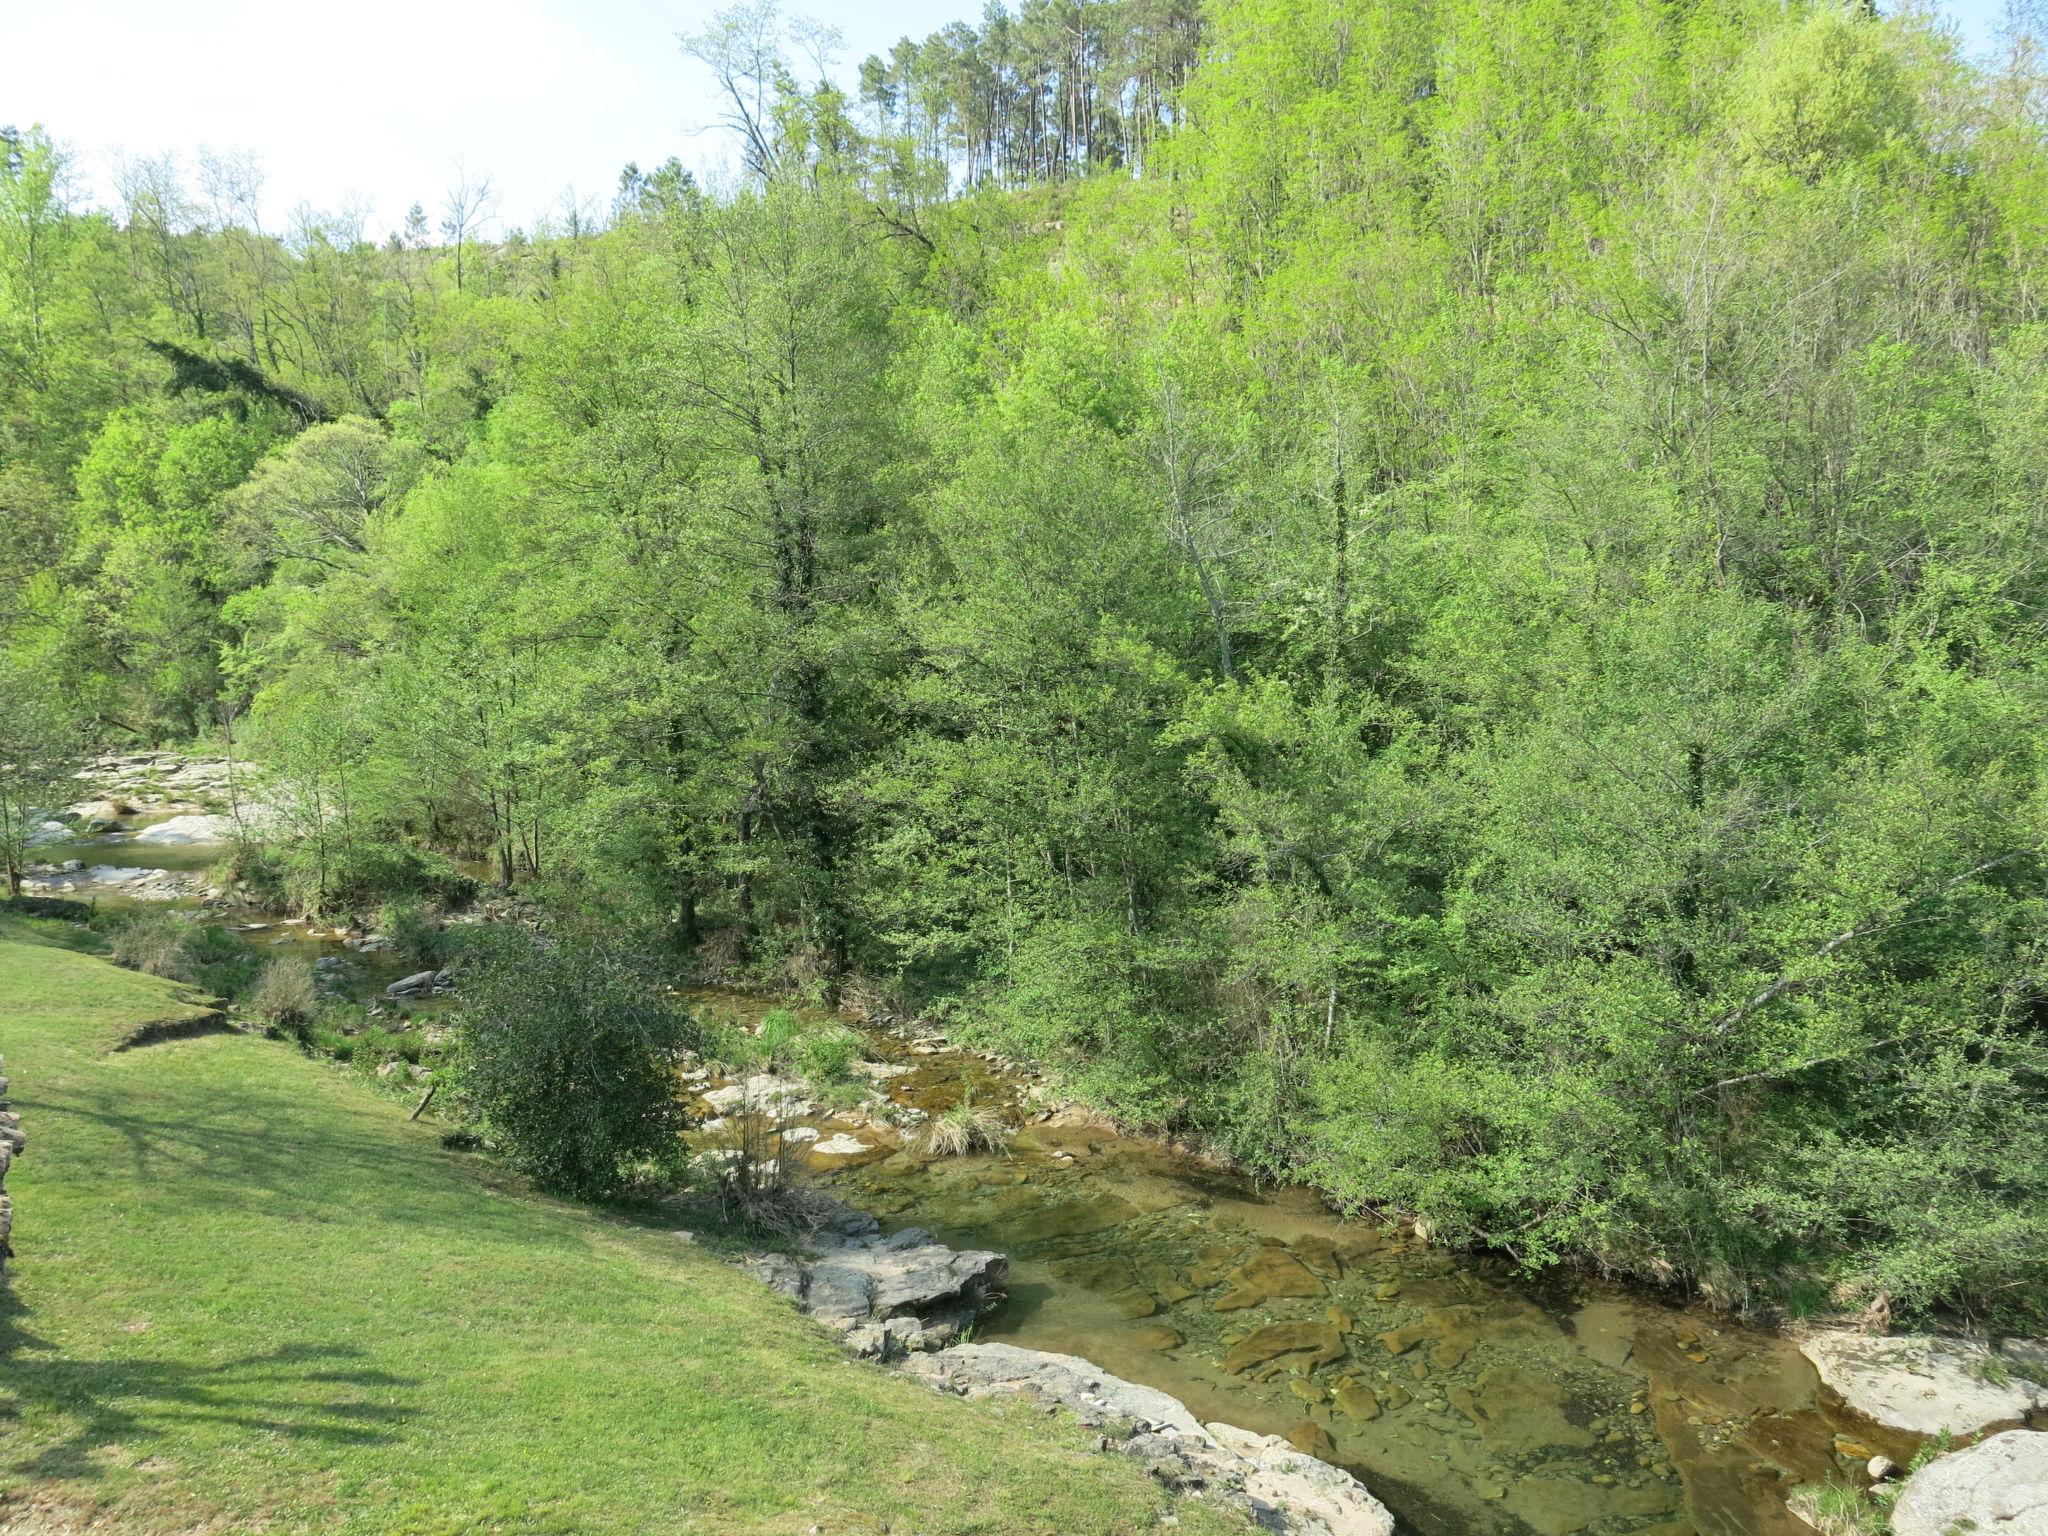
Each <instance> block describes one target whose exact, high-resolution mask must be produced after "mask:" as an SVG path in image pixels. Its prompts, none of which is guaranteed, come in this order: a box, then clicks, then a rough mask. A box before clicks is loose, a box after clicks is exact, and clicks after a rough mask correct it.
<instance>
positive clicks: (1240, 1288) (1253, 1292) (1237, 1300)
mask: <svg viewBox="0 0 2048 1536" xmlns="http://www.w3.org/2000/svg"><path fill="white" fill-rule="evenodd" d="M1230 1284H1231V1289H1230V1290H1229V1291H1227V1292H1226V1293H1224V1294H1223V1295H1222V1296H1219V1297H1217V1298H1216V1300H1215V1301H1214V1302H1213V1303H1211V1306H1212V1307H1213V1308H1214V1309H1215V1310H1216V1311H1218V1312H1237V1311H1241V1310H1242V1309H1244V1308H1245V1307H1256V1306H1258V1305H1260V1304H1261V1303H1263V1302H1267V1301H1271V1300H1272V1299H1273V1298H1274V1297H1276V1296H1321V1295H1323V1294H1324V1286H1323V1282H1322V1281H1320V1280H1318V1279H1317V1278H1316V1277H1315V1276H1314V1275H1312V1274H1310V1273H1309V1272H1308V1270H1307V1268H1305V1267H1304V1266H1303V1264H1302V1262H1301V1260H1299V1259H1297V1258H1296V1257H1295V1256H1294V1255H1293V1254H1291V1253H1289V1252H1288V1251H1287V1250H1286V1249H1285V1248H1261V1249H1260V1250H1259V1251H1258V1252H1257V1253H1255V1254H1253V1255H1252V1256H1251V1257H1250V1258H1249V1259H1247V1260H1246V1261H1245V1262H1244V1263H1242V1264H1240V1265H1239V1266H1238V1267H1237V1268H1236V1269H1235V1270H1233V1271H1232V1272H1231V1274H1230Z"/></svg>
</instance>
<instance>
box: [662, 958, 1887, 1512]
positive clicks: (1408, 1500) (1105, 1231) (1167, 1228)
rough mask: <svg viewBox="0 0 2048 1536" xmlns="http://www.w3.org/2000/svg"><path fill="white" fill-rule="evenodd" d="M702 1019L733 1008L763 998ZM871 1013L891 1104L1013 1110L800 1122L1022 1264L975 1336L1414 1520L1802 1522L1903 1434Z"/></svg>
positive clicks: (1636, 1316)
mask: <svg viewBox="0 0 2048 1536" xmlns="http://www.w3.org/2000/svg"><path fill="white" fill-rule="evenodd" d="M702 1006H704V1007H705V1008H707V1010H709V1011H712V1012H721V1011H722V1012H725V1013H727V1014H729V1015H731V1016H732V1017H733V1018H734V1020H735V1022H742V1023H744V1022H748V1021H751V1020H755V1019H758V1017H759V1015H760V1012H761V1010H762V1009H763V1008H764V1007H766V1006H768V1005H767V1004H766V1003H765V1002H764V1001H763V1000H760V999H752V998H741V997H735V996H732V995H729V994H726V995H720V994H707V995H705V997H704V998H703V1000H702ZM847 1022H849V1023H854V1022H855V1021H851V1020H848V1021H847ZM856 1027H861V1028H862V1029H863V1033H864V1035H865V1037H866V1039H867V1042H868V1045H869V1049H870V1052H871V1054H872V1055H874V1056H876V1057H878V1058H880V1059H882V1060H883V1061H885V1062H891V1063H894V1064H895V1065H897V1066H898V1067H901V1068H907V1069H908V1070H907V1071H904V1072H902V1073H901V1074H900V1075H896V1076H892V1077H889V1078H887V1079H886V1080H885V1082H884V1084H883V1088H884V1091H886V1092H887V1093H888V1095H889V1096H890V1098H892V1099H893V1100H895V1101H896V1102H897V1103H899V1104H903V1105H908V1106H914V1107H916V1108H920V1109H924V1110H927V1111H938V1110H943V1109H944V1108H947V1107H949V1106H951V1105H952V1104H954V1103H957V1102H958V1101H959V1099H960V1098H961V1096H962V1095H963V1094H966V1093H972V1095H973V1097H974V1102H975V1103H976V1104H977V1105H989V1106H999V1107H1002V1108H1003V1109H1004V1110H1005V1112H1006V1114H1007V1116H1008V1117H1009V1118H1010V1119H1012V1120H1013V1121H1018V1120H1022V1121H1024V1122H1025V1123H1024V1124H1023V1125H1022V1128H1021V1129H1020V1130H1019V1132H1018V1134H1017V1137H1016V1139H1015V1141H1014V1142H1013V1143H1012V1144H1011V1146H1010V1148H1009V1149H1008V1151H1007V1152H1005V1153H1003V1154H1000V1155H986V1154H984V1155H977V1156H969V1157H938V1158H934V1157H928V1156H925V1155H922V1154H921V1153H919V1152H918V1151H916V1150H914V1149H913V1147H911V1146H906V1145H904V1144H903V1141H902V1139H901V1138H898V1137H895V1136H892V1135H890V1134H889V1133H888V1132H887V1131H886V1130H885V1129H882V1128H879V1127H877V1126H876V1125H874V1124H873V1123H872V1122H871V1121H867V1120H865V1119H864V1118H863V1119H861V1120H860V1121H858V1122H857V1123H855V1124H853V1125H851V1126H844V1125H842V1124H841V1123H840V1122H839V1121H836V1120H835V1119H834V1118H833V1117H832V1116H831V1115H830V1114H824V1115H821V1116H819V1117H816V1118H813V1119H811V1120H810V1121H809V1122H808V1123H810V1124H813V1125H816V1126H817V1127H819V1128H820V1129H821V1131H823V1132H825V1133H826V1134H830V1133H832V1132H833V1131H835V1130H839V1129H850V1130H851V1133H852V1134H853V1135H854V1136H856V1137H857V1138H859V1139H861V1140H864V1141H867V1142H869V1143H870V1144H871V1147H870V1150H869V1151H867V1152H865V1153H862V1154H858V1155H855V1156H852V1157H816V1156H810V1155H809V1154H805V1155H806V1157H807V1159H808V1161H809V1162H810V1164H811V1170H810V1171H811V1174H812V1176H813V1177H814V1178H816V1179H817V1180H818V1181H819V1182H820V1183H821V1184H822V1185H823V1186H824V1187H826V1188H828V1189H830V1190H831V1191H832V1192H833V1193H834V1194H837V1195H838V1196H840V1197H841V1198H842V1199H845V1200H846V1201H848V1202H849V1203H851V1204H854V1205H858V1206H861V1207H863V1208H865V1209H867V1210H870V1211H872V1212H874V1213H875V1214H877V1215H878V1216H880V1217H882V1218H883V1219H884V1221H885V1223H895V1224H898V1225H909V1224H916V1225H920V1226H924V1227H928V1228H930V1229H931V1230H932V1231H933V1232H934V1233H936V1234H937V1235H938V1236H939V1237H940V1238H942V1239H943V1240H945V1241H947V1242H949V1243H951V1244H953V1245H955V1246H958V1247H975V1248H989V1249H994V1250H997V1251H999V1252H1002V1253H1005V1254H1007V1255H1009V1257H1010V1261H1011V1282H1010V1288H1009V1295H1008V1299H1007V1301H1006V1302H1005V1303H1004V1304H1003V1306H1002V1307H1001V1308H1000V1309H999V1310H998V1311H996V1312H995V1313H993V1314H992V1315H991V1316H990V1317H989V1318H987V1319H986V1320H985V1322H984V1324H983V1326H982V1328H981V1329H980V1330H979V1332H978V1333H977V1335H976V1336H977V1337H978V1338H982V1339H994V1340H1002V1341H1006V1342H1009V1343H1014V1344H1019V1345H1024V1346H1027V1347H1030V1348H1033V1349H1045V1350H1055V1351H1059V1352H1061V1353H1067V1354H1077V1355H1082V1356H1085V1357H1086V1358H1088V1359H1089V1360H1092V1361H1094V1362H1095V1363H1096V1364H1097V1365H1099V1366H1101V1367H1103V1368H1104V1369H1106V1370H1109V1371H1111V1372H1114V1373H1115V1374H1117V1375H1119V1376H1123V1377H1125V1378H1127V1379H1129V1380H1132V1381H1137V1382H1142V1383H1144V1384H1145V1385H1147V1386H1152V1387H1158V1388H1160V1389H1162V1390H1164V1391H1167V1392H1170V1393H1172V1394H1173V1395H1174V1396H1176V1397H1178V1398H1180V1399H1181V1400H1183V1401H1184V1402H1186V1403H1187V1404H1188V1405H1189V1407H1190V1408H1192V1409H1193V1410H1194V1411H1195V1412H1196V1413H1197V1414H1199V1415H1200V1416H1201V1417H1202V1418H1203V1419H1205V1420H1218V1419H1220V1420H1224V1421H1227V1422H1230V1423H1233V1424H1240V1425H1243V1426H1245V1427H1247V1428H1250V1429H1254V1430H1257V1431H1259V1432H1261V1433H1266V1434H1281V1435H1289V1436H1291V1437H1292V1438H1294V1439H1295V1440H1296V1442H1297V1443H1298V1444H1302V1445H1304V1447H1314V1448H1315V1449H1316V1453H1317V1454H1320V1455H1323V1456H1325V1457H1326V1459H1331V1460H1334V1461H1336V1462H1337V1463H1338V1464H1340V1465H1342V1466H1344V1467H1345V1468H1347V1469H1348V1470H1350V1471H1351V1472H1353V1473H1354V1474H1355V1475H1357V1476H1358V1478H1359V1479H1360V1480H1361V1481H1362V1482H1364V1483H1365V1484H1366V1486H1367V1487H1369V1488H1370V1489H1371V1490H1372V1491H1373V1493H1374V1494H1376V1495H1377V1496H1378V1497H1379V1498H1380V1499H1381V1501H1382V1502H1384V1503H1385V1504H1386V1505H1387V1506H1388V1507H1389V1508H1391V1509H1392V1510H1393V1511H1394V1513H1395V1515H1396V1517H1397V1518H1398V1519H1399V1521H1400V1522H1401V1525H1402V1528H1403V1530H1405V1531H1409V1532H1414V1533H1418V1536H1528V1533H1539V1536H1571V1533H1584V1536H1624V1533H1629V1536H1688V1533H1690V1536H1811V1533H1810V1528H1809V1527H1807V1526H1806V1525H1805V1524H1803V1523H1802V1522H1800V1521H1799V1520H1797V1519H1796V1518H1795V1517H1794V1516H1792V1515H1790V1514H1789V1513H1787V1511H1786V1509H1785V1503H1784V1500H1785V1495H1786V1493H1787V1492H1789V1491H1790V1489H1791V1488H1792V1487H1794V1486H1795V1485H1797V1484H1798V1483H1801V1482H1820V1481H1825V1480H1827V1479H1828V1478H1829V1477H1830V1476H1832V1477H1835V1478H1837V1479H1839V1480H1842V1481H1848V1480H1850V1479H1851V1478H1852V1477H1855V1476H1856V1475H1858V1474H1860V1471H1861V1467H1860V1463H1861V1462H1862V1461H1863V1460H1864V1459H1866V1458H1867V1457H1868V1456H1869V1455H1870V1454H1871V1452H1872V1451H1873V1450H1883V1451H1885V1452H1886V1453H1887V1454H1890V1455H1892V1456H1894V1457H1895V1459H1897V1460H1899V1461H1901V1462H1903V1461H1905V1460H1906V1459H1907V1458H1908V1457H1909V1456H1910V1454H1911V1451H1912V1450H1913V1448H1914V1447H1913V1444H1912V1442H1911V1441H1910V1439H1906V1440H1903V1441H1902V1440H1901V1437H1899V1436H1897V1435H1893V1434H1887V1433H1886V1432H1883V1431H1880V1430H1878V1429H1877V1428H1876V1427H1875V1426H1873V1425H1871V1424H1869V1423H1868V1422H1867V1421H1858V1420H1856V1419H1855V1418H1854V1416H1853V1415H1851V1414H1850V1413H1849V1412H1848V1411H1847V1410H1846V1409H1843V1408H1842V1407H1841V1406H1840V1404H1839V1403H1838V1402H1823V1401H1822V1398H1823V1396H1824V1395H1827V1396H1831V1394H1824V1392H1823V1389H1822V1388H1821V1387H1820V1384H1819V1381H1818V1379H1817V1378H1816V1376H1815V1374H1814V1372H1813V1370H1812V1368H1811V1366H1810V1365H1808V1363H1807V1362H1806V1360H1805V1358H1804V1357H1803V1356H1802V1355H1800V1353H1799V1352H1798V1350H1797V1349H1796V1348H1795V1347H1794V1346H1793V1345H1792V1344H1790V1343H1789V1342H1788V1341H1786V1340H1785V1339H1784V1338H1782V1337H1780V1336H1778V1335H1776V1334H1774V1333H1771V1332H1768V1331H1765V1330H1761V1329H1757V1328H1752V1327H1748V1326H1745V1325H1743V1324H1742V1323H1740V1322H1738V1321H1737V1320H1735V1319H1733V1318H1730V1317H1729V1316H1727V1315H1726V1314H1723V1313H1720V1312H1717V1311H1715V1310H1713V1309H1711V1308H1708V1307H1706V1306H1703V1305H1700V1304H1697V1303H1693V1304H1685V1303H1682V1302H1680V1301H1679V1300H1677V1299H1676V1298H1674V1297H1668V1296H1664V1295H1660V1294H1657V1293H1654V1292H1650V1291H1646V1290H1643V1289H1641V1288H1637V1287H1630V1286H1624V1285H1620V1284H1615V1283H1610V1282H1605V1281H1602V1280H1599V1279H1597V1278H1593V1277H1589V1276H1582V1275H1575V1274H1561V1275H1557V1276H1554V1277H1551V1278H1547V1279H1536V1278H1532V1277H1530V1276H1527V1275H1524V1274H1521V1273H1519V1272H1518V1271H1517V1270H1516V1268H1515V1267H1514V1266H1513V1265H1511V1264H1509V1263H1507V1262H1506V1261H1504V1260H1502V1259H1500V1258H1498V1257H1494V1256H1490V1255H1485V1254H1469V1253H1459V1252H1452V1251H1448V1250H1445V1249H1441V1248H1434V1247H1431V1246H1430V1245H1428V1244H1426V1243H1422V1242H1420V1241H1418V1240H1416V1239H1415V1238H1413V1237H1412V1236H1408V1235H1403V1234H1402V1233H1399V1232H1392V1231H1382V1230H1380V1229H1378V1228H1376V1227H1375V1226H1372V1225H1369V1224H1366V1223H1361V1222H1356V1221H1346V1220H1341V1219H1339V1218H1337V1217H1336V1216H1334V1215H1333V1214H1332V1213H1331V1212H1330V1211H1329V1210H1328V1209H1327V1208H1326V1207H1325V1206H1324V1204H1323V1203H1322V1202H1321V1201H1320V1200H1319V1199H1318V1198H1317V1197H1316V1196H1315V1195H1314V1194H1313V1193H1312V1192H1311V1191H1309V1190H1306V1189H1302V1188H1298V1187H1297V1188H1288V1187H1283V1188H1278V1189H1275V1188H1270V1187H1267V1188H1260V1187H1257V1186H1254V1185H1253V1184H1252V1183H1251V1182H1250V1181H1249V1180H1247V1179H1245V1178H1243V1177H1242V1176H1240V1175H1238V1174H1236V1173H1233V1172H1230V1171H1227V1170H1224V1169H1219V1168H1216V1167H1214V1166H1211V1165H1210V1164H1208V1163H1205V1162H1203V1161H1201V1160H1199V1159H1197V1158H1194V1157H1191V1156H1188V1155H1186V1154H1184V1153H1181V1152H1178V1151H1175V1150H1173V1149H1171V1148H1168V1147H1166V1146H1163V1145H1161V1144H1159V1143H1157V1142H1154V1141H1150V1140H1147V1139H1143V1138H1139V1137H1132V1136H1125V1135H1121V1134H1119V1133H1117V1132H1116V1131H1114V1130H1111V1129H1106V1128H1104V1127H1102V1126H1101V1125H1099V1124H1095V1123H1091V1122H1087V1121H1084V1120H1082V1119H1081V1118H1080V1117H1067V1116H1056V1117H1054V1119H1053V1120H1052V1121H1051V1122H1049V1123H1034V1122H1033V1121H1032V1119H1031V1115H1030V1106H1029V1105H1028V1104H1027V1103H1026V1102H1025V1098H1024V1093H1023V1089H1022V1085H1021V1084H1019V1083H1018V1082H1017V1081H1016V1080H1014V1079H1011V1078H1008V1077H1006V1076H1005V1075H1003V1074H1001V1073H998V1072H996V1071H994V1070H993V1069H992V1068H990V1067H989V1066H988V1065H987V1064H986V1063H985V1062H984V1061H983V1060H982V1059H981V1058H980V1057H979V1056H976V1055H974V1054H973V1053H971V1052H967V1051H961V1050H951V1049H948V1050H940V1051H936V1052H934V1053H932V1054H920V1053H919V1052H918V1051H917V1050H916V1049H915V1048H914V1047H913V1046H912V1045H911V1044H910V1043H909V1042H908V1041H906V1040H904V1039H903V1038H901V1037H899V1036H898V1035H896V1034H893V1033H891V1032H889V1031H886V1030H880V1029H874V1028H868V1027H864V1026H860V1025H858V1024H856ZM1322 1437H1327V1440H1324V1439H1323V1438H1322ZM1838 1437H1840V1442H1839V1443H1840V1444H1841V1445H1842V1447H1843V1450H1842V1451H1841V1452H1840V1453H1838V1450H1837V1446H1838Z"/></svg>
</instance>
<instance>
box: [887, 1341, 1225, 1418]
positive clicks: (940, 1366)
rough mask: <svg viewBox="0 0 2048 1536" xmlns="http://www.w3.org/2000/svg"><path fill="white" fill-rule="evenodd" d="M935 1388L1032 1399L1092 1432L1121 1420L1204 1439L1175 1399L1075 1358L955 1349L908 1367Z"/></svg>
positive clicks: (1007, 1349) (1005, 1348)
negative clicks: (1071, 1414) (1069, 1416)
mask: <svg viewBox="0 0 2048 1536" xmlns="http://www.w3.org/2000/svg"><path fill="white" fill-rule="evenodd" d="M907 1369H908V1370H909V1371H911V1372H912V1373H913V1374H914V1375H917V1376H921V1377H923V1378H924V1379H925V1380H926V1381H928V1382H930V1383H931V1384H932V1385H933V1386H935V1387H944V1388H945V1389H947V1390H948V1391H952V1392H957V1393H959V1394H960V1395H961V1396H962V1397H969V1398H981V1397H988V1396H990V1395H991V1394H993V1393H999V1392H1002V1393H1026V1394H1036V1395H1038V1396H1040V1397H1043V1398H1045V1399H1046V1400H1047V1401H1048V1402H1054V1403H1058V1404H1060V1405H1061V1406H1062V1407H1064V1408H1069V1409H1072V1410H1073V1412H1074V1413H1075V1414H1076V1415H1078V1416H1079V1418H1080V1420H1081V1422H1082V1423H1083V1424H1086V1425H1087V1426H1088V1427H1089V1428H1091V1429H1100V1428H1101V1427H1102V1426H1104V1425H1105V1424H1110V1423H1115V1422H1117V1421H1124V1422H1128V1423H1132V1424H1136V1425H1137V1426H1138V1427H1139V1428H1141V1429H1147V1430H1164V1429H1170V1430H1172V1431H1174V1432H1175V1433H1176V1434H1182V1435H1196V1436H1200V1435H1202V1434H1203V1429H1202V1421H1201V1420H1200V1419H1198V1418H1196V1417H1195V1416H1194V1414H1193V1413H1192V1412H1191V1411H1189V1409H1188V1406H1187V1404H1185V1403H1183V1402H1182V1401H1181V1400H1180V1399H1179V1398H1177V1397H1173V1396H1171V1395H1169V1394H1167V1393H1165V1392H1161V1391H1159V1390H1157V1389H1156V1388H1153V1387H1141V1386H1139V1385H1138V1384H1137V1383H1136V1382H1134V1381H1125V1380H1124V1379H1123V1378H1122V1377H1120V1376H1112V1375H1110V1373H1109V1372H1107V1371H1105V1370H1103V1369H1102V1367H1101V1366H1099V1365H1096V1364H1095V1363H1094V1362H1093V1361H1090V1360H1083V1359H1082V1358H1081V1357H1080V1356H1079V1355H1057V1354H1052V1353H1050V1352H1049V1351H1046V1350H1042V1349H1021V1348H1019V1347H1018V1346H1017V1345H1015V1344H959V1345H955V1346H954V1347H953V1348H952V1349H948V1350H944V1351H941V1352H940V1353H939V1354H936V1355H926V1356H925V1357H924V1358H923V1359H920V1360H913V1361H912V1362H911V1363H910V1365H909V1366H908V1367H907Z"/></svg>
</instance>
